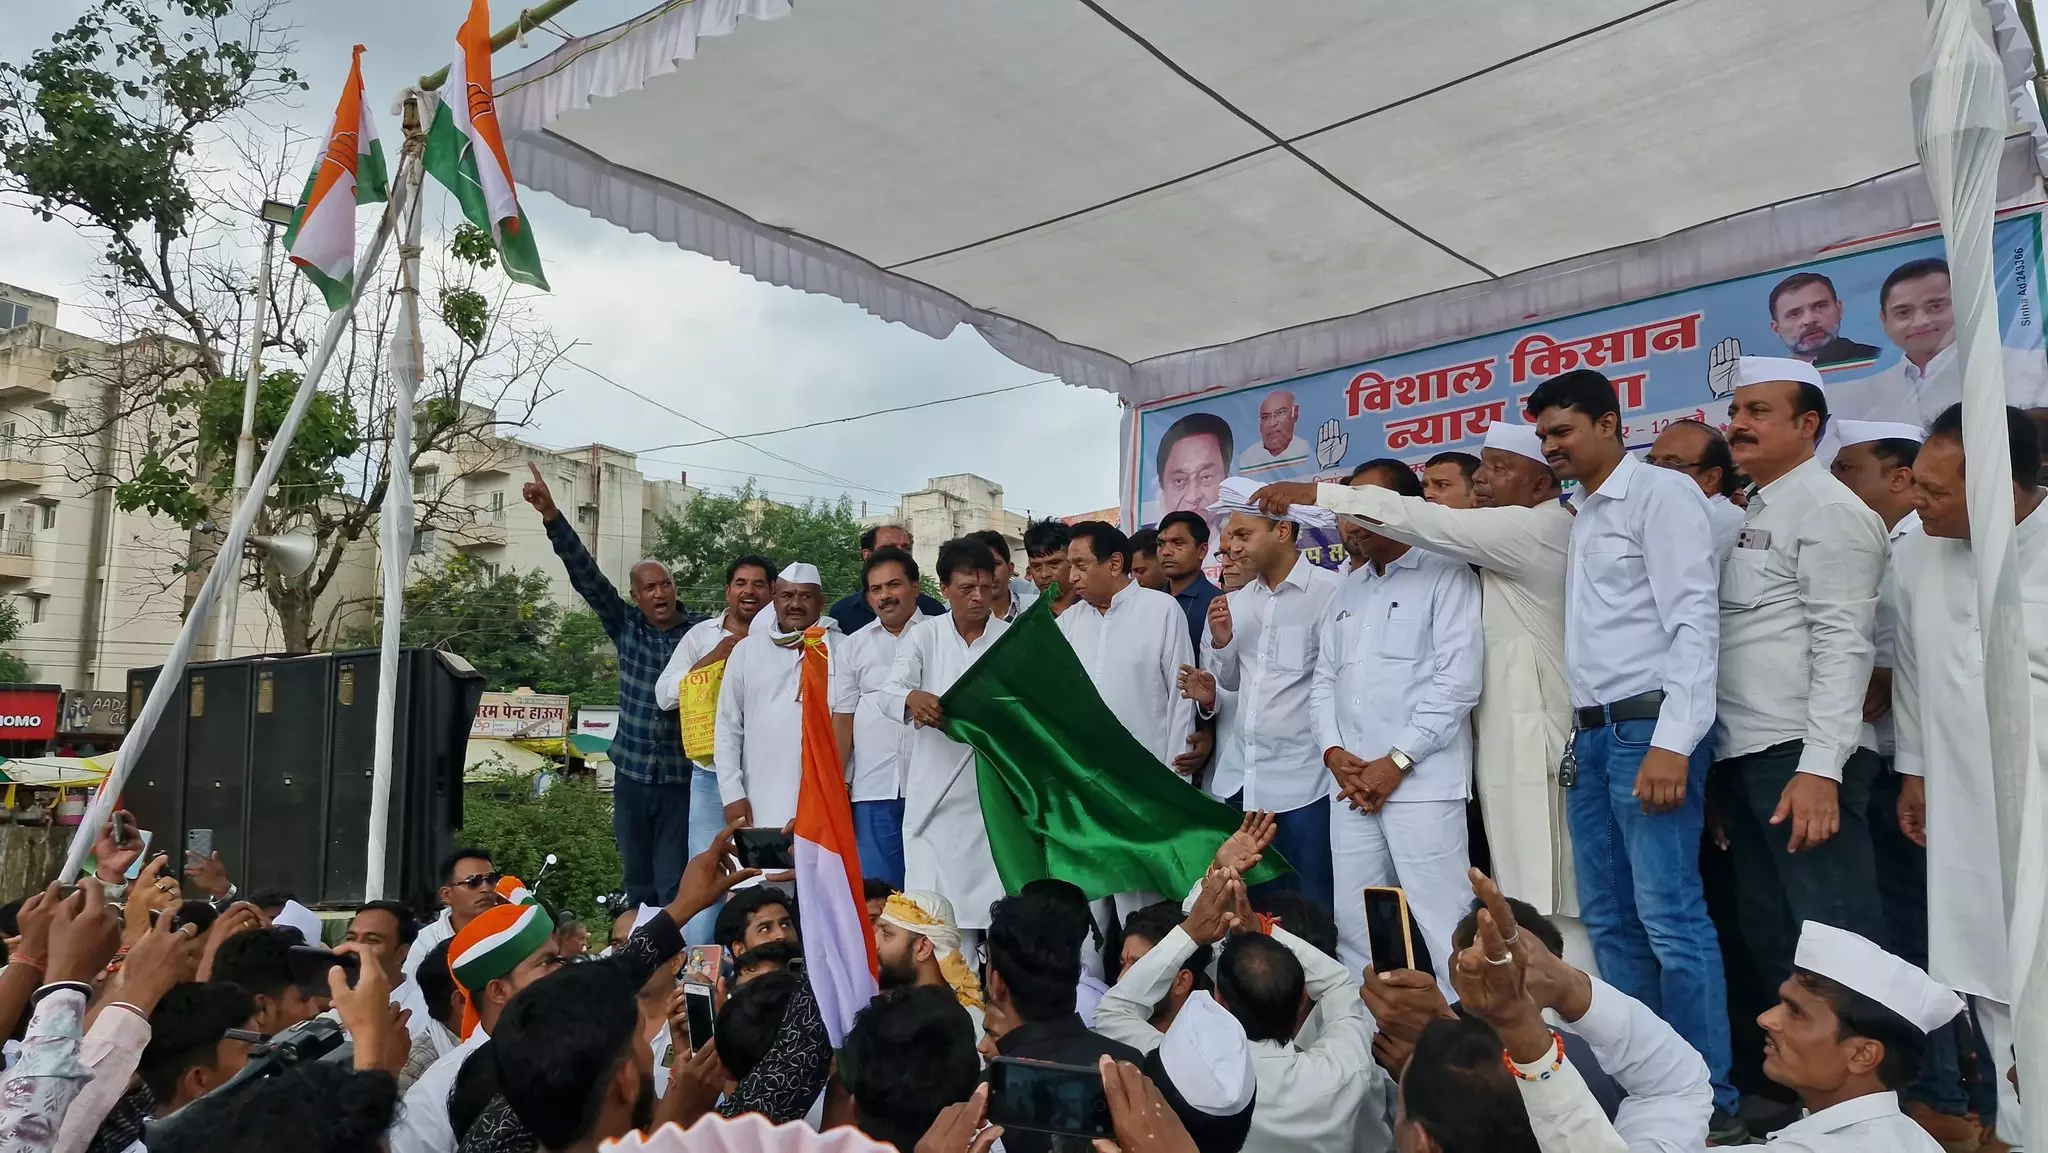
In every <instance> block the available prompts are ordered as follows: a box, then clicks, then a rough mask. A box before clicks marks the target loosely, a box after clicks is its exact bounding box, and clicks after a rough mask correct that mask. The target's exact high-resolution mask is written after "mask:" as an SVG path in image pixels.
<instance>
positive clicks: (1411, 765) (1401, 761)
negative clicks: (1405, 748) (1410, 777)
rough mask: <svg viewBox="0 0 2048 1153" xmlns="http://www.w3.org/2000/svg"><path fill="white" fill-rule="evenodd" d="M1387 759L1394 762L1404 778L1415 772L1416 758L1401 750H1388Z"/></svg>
mask: <svg viewBox="0 0 2048 1153" xmlns="http://www.w3.org/2000/svg"><path fill="white" fill-rule="evenodd" d="M1387 759H1388V760H1390V761H1392V762H1394V767H1395V768H1397V769H1399V770H1401V773H1402V775H1404V776H1405V775H1407V774H1409V773H1412V772H1414V771H1415V758H1414V757H1411V756H1409V755H1408V754H1407V753H1404V752H1402V751H1401V750H1399V749H1388V750H1387Z"/></svg>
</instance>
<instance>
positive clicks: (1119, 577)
mask: <svg viewBox="0 0 2048 1153" xmlns="http://www.w3.org/2000/svg"><path fill="white" fill-rule="evenodd" d="M1098 550H1100V551H1098ZM1130 552H1131V548H1130V539H1129V538H1128V537H1126V536H1124V534H1123V533H1122V532H1121V531H1120V530H1118V529H1117V528H1116V526H1114V525H1111V524H1108V523H1105V522H1103V521H1083V522H1081V523H1080V524H1077V525H1075V526H1073V541H1072V543H1071V544H1069V545H1068V547H1067V558H1068V565H1069V568H1070V570H1071V571H1072V573H1073V574H1074V585H1075V587H1076V588H1077V589H1078V590H1079V591H1080V594H1081V596H1080V599H1079V601H1077V602H1076V603H1075V604H1074V606H1073V607H1072V608H1069V609H1068V610H1067V611H1066V612H1063V613H1061V614H1060V615H1059V620H1058V624H1059V626H1060V632H1061V634H1062V635H1064V636H1065V637H1066V638H1067V643H1068V644H1071V645H1073V646H1074V655H1076V656H1078V657H1080V658H1081V667H1082V668H1084V669H1087V670H1088V679H1089V681H1090V682H1092V683H1093V684H1094V685H1095V691H1096V692H1098V693H1101V694H1102V702H1103V703H1104V704H1106V705H1108V706H1109V711H1110V712H1112V713H1114V714H1116V719H1117V720H1119V721H1121V722H1123V726H1124V728H1126V729H1129V730H1130V732H1131V735H1132V736H1134V737H1136V738H1138V743H1139V744H1142V745H1144V746H1145V747H1146V748H1147V749H1150V750H1151V751H1152V755H1153V756H1155V757H1158V758H1159V763H1161V764H1163V765H1169V766H1170V765H1172V764H1173V759H1174V758H1175V757H1178V756H1179V755H1181V754H1182V753H1184V752H1186V751H1187V748H1188V734H1189V733H1192V732H1194V730H1195V709H1194V702H1193V701H1190V700H1188V699H1187V698H1185V697H1183V696H1181V693H1180V669H1181V666H1182V665H1191V664H1194V663H1195V646H1194V643H1193V642H1192V641H1191V640H1190V639H1189V637H1188V618H1187V614H1186V613H1184V612H1183V611H1182V610H1181V607H1180V602H1178V601H1176V600H1174V599H1173V598H1172V597H1171V596H1168V595H1167V594H1165V593H1162V592H1154V591H1153V590H1151V589H1148V588H1145V587H1143V586H1141V585H1139V584H1138V582H1137V581H1135V580H1132V579H1131V573H1130Z"/></svg>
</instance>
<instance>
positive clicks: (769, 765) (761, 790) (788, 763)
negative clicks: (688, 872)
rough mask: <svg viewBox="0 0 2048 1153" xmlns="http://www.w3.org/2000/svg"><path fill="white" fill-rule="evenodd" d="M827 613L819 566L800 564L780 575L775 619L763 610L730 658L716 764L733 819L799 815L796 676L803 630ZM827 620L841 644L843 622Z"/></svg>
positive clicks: (780, 820) (772, 820)
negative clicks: (766, 621) (767, 623)
mask: <svg viewBox="0 0 2048 1153" xmlns="http://www.w3.org/2000/svg"><path fill="white" fill-rule="evenodd" d="M824 611H825V595H824V590H823V589H822V588H821V587H820V585H819V576H818V570H817V567H816V566H814V565H809V564H793V565H790V566H789V567H787V568H785V569H783V570H782V573H781V575H780V576H778V577H777V578H776V580H775V608H774V613H775V619H774V621H773V622H772V626H771V627H763V622H762V620H761V618H760V617H759V616H757V617H755V619H754V627H753V629H752V630H751V631H750V632H748V634H747V637H746V639H745V640H742V641H740V642H739V643H738V644H736V645H734V646H733V648H732V655H731V656H729V657H727V658H726V660H725V679H724V680H723V681H721V682H720V683H719V686H718V727H717V735H716V740H715V744H714V750H715V751H714V752H713V754H712V758H711V759H712V763H713V764H714V765H715V766H716V767H717V769H718V796H719V800H721V801H723V802H724V804H725V819H726V821H727V822H732V821H736V820H745V821H747V822H748V823H749V824H752V825H754V826H756V827H759V828H764V829H779V828H781V827H782V826H784V825H786V824H788V823H789V822H790V821H792V820H795V819H796V797H797V792H798V789H799V787H800V786H801V784H802V782H803V775H804V766H803V714H802V712H801V706H800V705H799V704H798V702H797V675H798V672H799V669H800V668H801V666H802V664H803V635H804V630H805V629H807V628H810V627H811V626H812V625H814V624H817V623H818V618H819V617H821V616H823V614H824ZM826 619H827V622H828V623H827V624H826V628H827V629H828V630H830V638H831V639H830V641H829V642H828V644H830V645H836V644H838V643H840V637H839V634H838V626H837V622H834V621H831V619H830V618H826Z"/></svg>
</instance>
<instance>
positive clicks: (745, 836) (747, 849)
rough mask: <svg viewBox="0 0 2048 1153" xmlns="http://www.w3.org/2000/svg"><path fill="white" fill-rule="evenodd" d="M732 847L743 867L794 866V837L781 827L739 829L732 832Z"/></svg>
mask: <svg viewBox="0 0 2048 1153" xmlns="http://www.w3.org/2000/svg"><path fill="white" fill-rule="evenodd" d="M732 847H733V853H734V855H735V856H737V857H739V859H740V867H741V868H743V869H759V870H761V871H762V872H764V873H767V872H774V871H776V870H778V869H794V868H796V838H795V837H792V836H790V835H789V834H788V833H785V832H783V831H782V830H781V829H741V830H740V831H739V832H737V833H734V834H733V840H732Z"/></svg>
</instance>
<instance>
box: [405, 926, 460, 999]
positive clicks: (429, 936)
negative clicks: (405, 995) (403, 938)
mask: <svg viewBox="0 0 2048 1153" xmlns="http://www.w3.org/2000/svg"><path fill="white" fill-rule="evenodd" d="M452 916H453V914H451V913H450V912H449V911H448V910H446V909H443V910H441V915H440V916H438V917H436V918H434V919H433V920H431V921H429V922H427V923H426V924H424V925H422V926H420V931H419V933H418V934H417V935H415V936H414V937H413V939H412V947H411V948H408V949H407V950H406V951H405V964H404V965H402V966H400V967H401V968H402V969H403V970H404V971H405V978H406V984H408V985H409V984H412V983H413V980H412V979H413V976H414V975H415V974H417V973H418V972H419V971H420V962H422V961H424V960H426V959H427V954H428V953H431V952H433V951H434V946H436V945H438V944H440V943H441V942H443V941H449V940H453V939H454V938H455V922H454V921H453V920H451V919H450V918H451V917H452Z"/></svg>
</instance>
